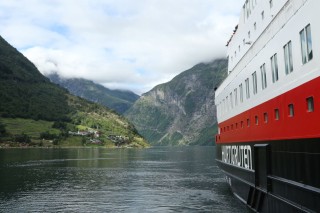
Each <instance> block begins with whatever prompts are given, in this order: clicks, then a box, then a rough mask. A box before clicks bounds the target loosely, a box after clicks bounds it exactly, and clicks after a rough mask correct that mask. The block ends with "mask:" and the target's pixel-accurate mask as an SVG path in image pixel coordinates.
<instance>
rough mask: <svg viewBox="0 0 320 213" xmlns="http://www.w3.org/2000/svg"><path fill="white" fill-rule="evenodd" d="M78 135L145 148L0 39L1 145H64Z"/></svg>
mask: <svg viewBox="0 0 320 213" xmlns="http://www.w3.org/2000/svg"><path fill="white" fill-rule="evenodd" d="M33 127H34V128H33ZM78 130H79V131H90V133H91V132H99V141H100V142H101V141H105V142H106V143H107V144H112V142H114V141H118V142H119V140H118V138H122V139H123V140H121V141H125V142H126V143H132V142H134V143H135V144H136V145H139V144H142V145H145V141H144V140H143V138H141V136H140V135H139V134H138V133H137V130H136V129H135V127H134V126H133V125H132V124H131V123H129V122H128V120H127V119H125V118H124V117H123V116H120V115H118V114H116V113H114V111H112V110H110V109H108V108H106V107H103V106H101V105H98V104H95V103H92V102H89V101H87V100H84V99H82V98H79V97H76V96H73V95H71V94H70V93H69V92H68V91H67V90H66V89H63V88H61V87H59V86H58V85H56V84H53V83H51V82H50V80H49V79H48V78H46V77H44V76H43V75H42V74H41V73H40V72H39V71H38V69H37V68H36V67H35V66H34V64H33V63H31V62H30V61H29V60H28V59H27V58H26V57H24V56H23V55H22V54H21V53H20V52H19V51H17V50H16V49H15V48H14V47H12V46H11V45H10V44H9V43H8V42H6V41H5V40H4V39H3V38H2V37H1V36H0V133H1V134H0V141H16V140H18V139H19V140H20V139H23V140H24V139H25V138H27V137H28V138H29V137H30V138H29V139H32V140H34V141H42V139H44V138H50V139H59V140H63V139H66V138H68V137H70V135H69V132H72V131H74V132H76V131H78ZM110 135H112V136H116V137H117V140H113V138H112V137H110ZM17 138H18V139H17ZM74 138H76V139H78V140H82V139H83V138H81V137H74ZM74 138H73V139H74ZM29 139H28V140H24V141H28V142H30V140H29ZM87 139H88V140H89V138H87ZM124 139H125V140H124ZM83 140H84V141H83V143H86V138H84V139H83ZM118 144H119V143H118Z"/></svg>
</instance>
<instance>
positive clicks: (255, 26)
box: [253, 22, 257, 30]
mask: <svg viewBox="0 0 320 213" xmlns="http://www.w3.org/2000/svg"><path fill="white" fill-rule="evenodd" d="M253 29H254V30H257V23H256V22H254V24H253Z"/></svg>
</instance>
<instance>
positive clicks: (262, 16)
mask: <svg viewBox="0 0 320 213" xmlns="http://www.w3.org/2000/svg"><path fill="white" fill-rule="evenodd" d="M261 19H262V20H263V19H264V11H262V12H261Z"/></svg>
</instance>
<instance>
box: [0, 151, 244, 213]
mask: <svg viewBox="0 0 320 213" xmlns="http://www.w3.org/2000/svg"><path fill="white" fill-rule="evenodd" d="M214 153H215V150H214V147H185V148H172V147H165V148H163V147H161V148H151V149H145V150H138V149H6V150H0V212H247V210H246V208H245V207H244V206H243V205H242V203H240V202H239V201H238V200H236V199H235V198H234V197H233V195H232V194H231V192H230V191H229V188H228V186H227V184H226V183H225V181H224V178H223V175H222V173H221V172H220V171H219V169H218V167H217V165H216V163H215V160H214V157H215V156H214Z"/></svg>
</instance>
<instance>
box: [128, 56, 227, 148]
mask: <svg viewBox="0 0 320 213" xmlns="http://www.w3.org/2000/svg"><path fill="white" fill-rule="evenodd" d="M226 69H227V60H225V59H218V60H215V61H212V62H210V63H201V64H198V65H196V66H194V67H192V68H191V69H189V70H187V71H184V72H183V73H181V74H179V75H178V76H176V77H175V78H173V79H172V80H171V81H170V82H168V83H165V84H161V85H158V86H156V87H155V88H153V89H152V90H151V91H149V92H147V93H145V94H143V95H142V96H141V97H140V98H139V99H138V101H136V102H135V104H134V105H133V106H132V107H131V108H130V109H129V110H128V111H127V112H126V113H125V116H126V117H127V118H128V119H129V120H130V121H131V122H132V123H133V124H134V125H135V126H136V128H137V130H138V131H139V133H140V134H141V135H142V136H144V137H145V138H146V139H147V140H148V141H149V142H150V143H151V144H153V145H209V144H211V145H212V144H213V142H214V135H215V133H216V125H217V122H216V112H215V106H214V91H215V87H216V86H218V85H219V83H220V82H221V81H222V80H223V79H224V78H225V76H226Z"/></svg>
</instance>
